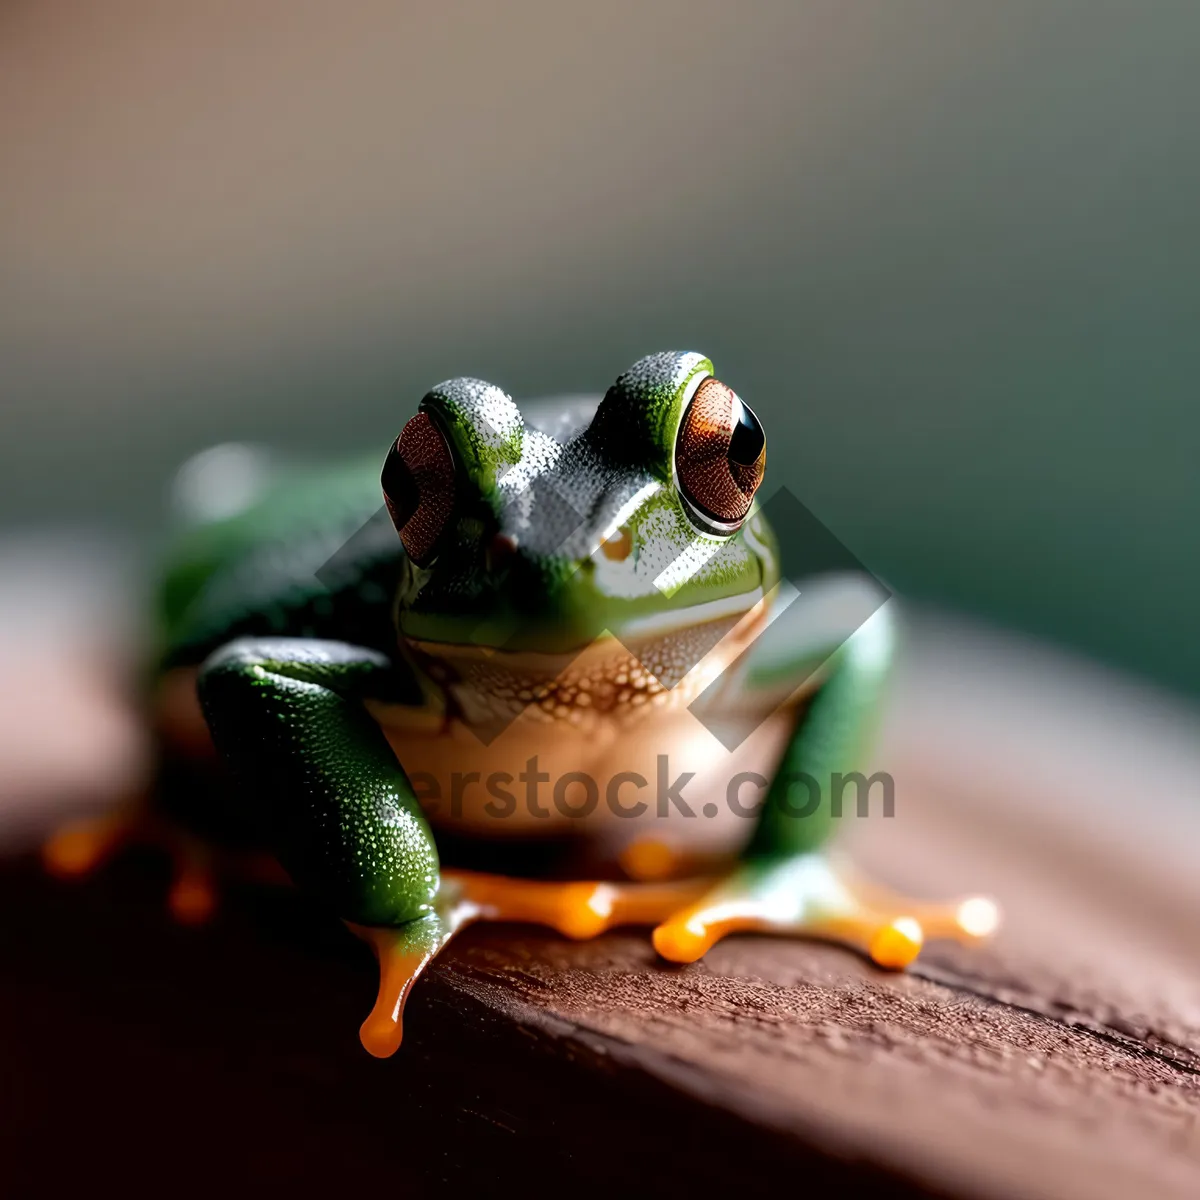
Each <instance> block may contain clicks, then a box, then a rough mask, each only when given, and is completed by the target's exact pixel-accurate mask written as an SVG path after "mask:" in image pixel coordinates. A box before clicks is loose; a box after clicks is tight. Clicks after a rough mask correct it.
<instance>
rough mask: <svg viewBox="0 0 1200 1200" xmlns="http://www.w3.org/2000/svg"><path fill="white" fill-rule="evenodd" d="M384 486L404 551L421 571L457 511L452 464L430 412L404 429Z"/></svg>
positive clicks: (393, 450)
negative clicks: (451, 516) (420, 567)
mask: <svg viewBox="0 0 1200 1200" xmlns="http://www.w3.org/2000/svg"><path fill="white" fill-rule="evenodd" d="M380 482H381V483H382V484H383V499H384V502H385V503H386V504H387V508H388V512H389V513H390V514H391V517H392V524H393V525H395V526H396V530H397V532H398V533H399V534H400V540H401V541H402V542H403V543H404V549H405V551H406V552H407V554H408V556H409V558H411V559H412V560H413V562H415V563H417V565H418V566H423V565H425V564H426V563H427V562H428V561H429V560H430V559H431V558H432V557H433V551H434V549H435V547H436V546H437V542H438V539H439V538H440V537H441V535H442V531H443V530H444V529H445V528H446V524H447V522H448V521H449V520H450V514H451V513H452V512H453V511H454V459H453V458H452V457H451V454H450V447H449V446H448V445H447V444H446V439H445V437H444V436H443V434H442V431H441V430H440V429H439V428H438V427H437V425H436V424H435V423H434V422H433V420H432V418H431V417H430V416H429V414H428V413H423V412H422V413H417V415H416V416H415V417H413V419H412V420H411V421H409V423H408V424H407V425H405V427H404V429H403V430H402V431H401V433H400V436H399V437H398V438H397V439H396V441H395V444H394V445H393V446H392V448H391V450H390V451H389V453H388V456H387V461H386V462H385V463H384V464H383V474H382V476H381V477H380Z"/></svg>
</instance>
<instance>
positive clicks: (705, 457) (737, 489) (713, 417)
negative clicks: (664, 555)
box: [675, 376, 767, 532]
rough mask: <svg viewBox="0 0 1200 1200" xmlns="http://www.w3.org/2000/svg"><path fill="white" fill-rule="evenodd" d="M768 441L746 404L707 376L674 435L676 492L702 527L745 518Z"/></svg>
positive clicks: (723, 527) (725, 526) (732, 525)
mask: <svg viewBox="0 0 1200 1200" xmlns="http://www.w3.org/2000/svg"><path fill="white" fill-rule="evenodd" d="M766 445H767V439H766V434H765V433H764V431H763V427H762V423H761V422H760V421H759V419H758V417H756V416H755V415H754V411H753V410H752V409H751V408H750V406H749V405H747V404H744V403H743V402H742V401H741V400H740V399H739V398H738V395H737V393H736V392H735V391H734V390H733V389H732V388H730V387H727V386H726V385H725V384H723V383H722V382H721V381H720V380H719V379H713V378H712V377H711V376H710V377H709V378H708V379H705V380H704V381H703V382H702V383H701V384H700V386H699V387H698V388H697V389H696V392H695V394H694V395H693V396H692V400H691V403H690V404H689V405H688V408H687V411H686V412H685V413H684V415H683V420H682V421H681V423H680V427H679V433H678V436H677V437H676V440H675V475H676V480H677V482H678V485H679V491H680V494H681V495H682V497H683V499H684V501H685V502H686V504H687V507H688V510H689V512H690V513H691V514H692V515H693V518H696V517H698V518H699V524H701V526H702V527H704V528H714V527H715V528H716V529H717V530H718V531H719V532H730V531H731V530H733V529H736V528H737V526H738V525H740V524H741V522H742V521H743V520H744V519H745V517H746V514H747V513H748V512H749V511H750V505H751V504H752V503H753V501H754V493H755V492H756V491H757V490H758V485H759V484H760V483H761V482H762V477H763V470H764V467H765V465H766Z"/></svg>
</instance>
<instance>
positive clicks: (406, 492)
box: [380, 439, 421, 525]
mask: <svg viewBox="0 0 1200 1200" xmlns="http://www.w3.org/2000/svg"><path fill="white" fill-rule="evenodd" d="M398 441H399V439H397V442H398ZM380 483H381V484H382V485H383V493H384V497H385V498H386V499H387V501H388V507H389V508H390V509H391V511H392V520H393V521H395V522H396V523H397V524H398V525H403V524H404V523H405V522H406V521H407V520H408V518H409V517H411V516H412V515H413V513H415V512H416V511H417V505H418V504H420V502H421V493H420V492H419V491H418V490H417V481H416V479H415V478H413V473H412V471H410V470H409V467H408V463H406V462H405V461H404V459H403V458H402V457H401V454H400V448H399V445H396V446H393V447H392V452H391V454H389V455H388V456H387V461H386V462H385V463H384V464H383V476H382V478H381V479H380Z"/></svg>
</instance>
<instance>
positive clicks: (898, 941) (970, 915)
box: [653, 854, 999, 970]
mask: <svg viewBox="0 0 1200 1200" xmlns="http://www.w3.org/2000/svg"><path fill="white" fill-rule="evenodd" d="M998 924H999V911H998V909H997V908H996V905H995V904H994V903H993V902H992V901H991V900H988V899H986V898H985V897H982V896H972V897H969V898H966V899H962V900H959V901H955V902H953V903H949V904H931V903H929V902H927V901H916V900H911V899H908V898H905V897H902V896H899V895H897V894H895V893H891V892H886V891H885V890H884V889H882V888H876V887H866V886H860V885H859V881H857V880H855V881H853V882H851V881H850V879H849V876H848V875H847V874H845V873H843V872H840V871H838V870H835V868H834V867H833V866H832V865H831V864H830V863H829V861H828V860H827V859H826V858H825V857H824V856H823V855H820V854H806V855H800V856H797V857H795V858H788V859H783V860H777V861H770V860H767V861H756V860H750V861H747V862H744V863H742V864H740V865H739V866H738V867H737V868H736V869H735V870H734V871H733V872H732V873H731V874H729V875H728V876H727V877H726V878H725V879H724V880H723V881H721V882H720V883H719V884H718V885H717V886H716V887H714V888H713V889H712V890H711V891H709V892H707V893H706V894H705V895H703V896H702V897H700V898H699V899H698V900H697V901H696V902H694V903H693V904H691V905H689V906H688V907H686V908H683V909H681V910H680V911H678V912H675V913H672V914H671V916H670V917H669V918H668V919H667V920H666V921H664V922H663V923H662V924H661V925H659V926H658V927H657V928H656V929H655V930H654V935H653V937H654V948H655V949H656V950H657V951H658V952H659V954H661V955H662V956H663V957H664V958H666V959H669V960H670V961H672V962H695V961H696V959H698V958H700V957H701V956H702V955H704V953H705V952H706V951H707V950H709V949H710V948H711V947H712V946H713V945H715V944H716V943H717V942H718V941H720V939H721V938H723V937H725V936H726V935H727V934H730V933H738V932H744V931H753V932H758V933H775V934H789V935H800V936H805V937H818V938H827V939H829V940H832V941H839V942H844V943H846V944H847V945H850V946H853V947H854V948H856V949H858V950H860V951H862V952H863V953H864V954H866V955H867V957H868V958H870V959H871V960H872V961H873V962H875V963H876V964H878V965H879V966H881V967H887V968H890V969H893V970H900V969H902V968H904V967H906V966H908V965H909V964H910V963H911V962H912V961H913V960H914V959H915V958H916V957H917V955H918V954H919V953H920V951H921V947H922V945H923V944H924V942H925V939H926V938H927V937H951V938H956V939H958V940H962V941H976V940H978V939H980V938H982V937H986V936H987V935H988V934H990V933H991V932H992V931H993V930H994V929H995V928H996V927H997V925H998Z"/></svg>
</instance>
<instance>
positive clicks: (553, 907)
mask: <svg viewBox="0 0 1200 1200" xmlns="http://www.w3.org/2000/svg"><path fill="white" fill-rule="evenodd" d="M712 884H713V879H712V878H711V877H706V878H699V879H686V880H676V881H672V882H668V883H601V882H578V883H575V882H572V883H558V882H554V881H547V880H532V879H514V878H510V877H508V876H505V875H487V874H482V873H479V872H475V871H452V870H446V871H443V872H442V883H441V888H440V889H439V891H438V895H437V899H436V900H435V902H434V911H433V912H432V913H431V914H430V915H429V916H426V917H420V918H418V919H417V920H415V921H409V922H408V923H407V924H405V925H399V926H396V927H394V928H382V927H372V926H363V925H354V924H351V923H350V922H347V925H348V926H349V928H350V930H351V932H353V933H354V934H355V935H356V936H358V937H360V938H362V940H363V941H365V942H366V943H367V944H368V945H369V946H370V947H371V949H372V950H373V951H374V952H375V957H376V958H377V959H378V960H379V993H378V996H377V998H376V1000H375V1006H374V1008H373V1009H372V1010H371V1014H370V1016H368V1017H367V1019H366V1021H364V1022H363V1025H362V1028H361V1030H360V1031H359V1036H360V1038H361V1040H362V1044H363V1046H364V1048H365V1049H366V1050H367V1051H368V1052H369V1053H371V1054H373V1055H375V1057H376V1058H386V1057H388V1056H389V1055H391V1054H394V1053H395V1052H396V1051H397V1050H398V1049H399V1048H400V1042H401V1040H402V1037H403V1032H404V1029H403V1018H404V1005H405V1002H406V1001H407V999H408V995H409V993H410V992H411V990H412V986H413V984H414V983H415V982H416V980H417V978H418V977H419V976H420V975H421V973H422V972H423V971H424V970H425V968H426V967H427V966H429V964H430V963H431V962H432V961H433V959H434V958H435V957H436V956H437V954H438V953H439V952H440V951H441V950H442V949H443V948H444V947H445V945H446V944H447V942H449V941H450V939H451V938H452V937H453V936H454V935H455V934H456V933H457V932H458V931H459V930H460V929H463V928H465V927H466V926H467V925H469V924H471V923H473V922H475V921H517V922H524V923H528V924H533V925H547V926H549V927H550V928H551V929H555V930H557V931H558V932H559V933H561V934H564V935H565V936H566V937H569V938H575V939H578V940H583V939H586V938H592V937H596V936H597V935H598V934H601V933H603V932H604V931H605V930H606V929H611V928H613V927H614V926H616V925H654V924H656V923H658V922H659V921H663V920H665V919H667V917H669V915H670V914H671V913H673V912H677V911H678V910H679V909H680V908H681V907H682V906H685V905H688V904H691V903H693V902H694V901H696V900H697V899H698V898H699V897H700V896H701V895H703V894H704V892H706V891H707V890H708V889H709V888H710V887H712Z"/></svg>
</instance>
